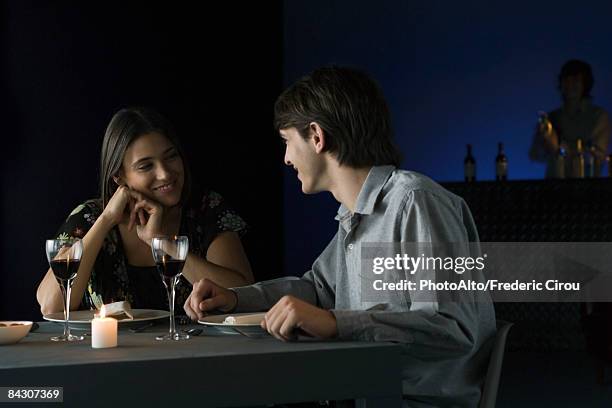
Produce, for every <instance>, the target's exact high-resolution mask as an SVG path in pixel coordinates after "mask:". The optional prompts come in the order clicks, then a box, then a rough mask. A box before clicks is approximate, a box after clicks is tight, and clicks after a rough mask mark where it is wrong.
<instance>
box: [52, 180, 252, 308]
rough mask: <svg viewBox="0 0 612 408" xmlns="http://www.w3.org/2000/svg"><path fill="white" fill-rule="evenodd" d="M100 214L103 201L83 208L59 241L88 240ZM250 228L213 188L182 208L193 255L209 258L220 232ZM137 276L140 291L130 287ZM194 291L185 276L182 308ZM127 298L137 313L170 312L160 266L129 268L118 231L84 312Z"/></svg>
mask: <svg viewBox="0 0 612 408" xmlns="http://www.w3.org/2000/svg"><path fill="white" fill-rule="evenodd" d="M101 213H102V201H101V200H99V199H97V200H89V201H86V202H84V203H83V204H80V205H79V206H77V207H76V208H75V209H74V210H73V211H72V212H71V213H70V215H69V216H68V218H67V219H66V221H65V222H64V224H63V225H62V226H61V227H60V229H59V231H58V233H57V237H58V238H68V237H73V238H83V237H84V236H85V234H87V231H89V229H90V228H91V227H92V226H93V224H94V223H95V221H96V220H97V218H98V217H99V216H100V214H101ZM246 228H247V225H246V223H245V222H244V221H243V219H242V218H241V217H240V216H239V215H238V214H237V213H236V212H235V211H233V210H232V209H230V208H229V207H228V206H227V205H226V203H225V201H224V200H223V197H221V195H220V194H218V193H216V192H214V191H210V190H209V191H206V192H205V193H204V194H203V196H202V199H201V201H200V200H199V201H198V204H197V205H190V206H188V207H184V208H183V212H182V217H181V226H180V232H179V234H180V235H186V236H187V237H189V252H190V253H193V254H195V255H197V256H199V257H201V258H203V259H206V252H207V250H208V247H209V246H210V244H211V243H212V241H213V240H214V239H215V237H216V236H217V235H218V234H220V233H222V232H225V231H234V232H237V233H238V234H239V235H240V236H242V235H244V233H245V232H246ZM151 256H152V255H151ZM135 271H137V272H135ZM143 272H144V275H143ZM136 276H140V277H142V276H145V277H146V279H142V278H138V279H137V282H138V287H135V282H132V283H130V281H131V279H130V277H133V279H132V280H133V281H136V279H135V277H136ZM142 286H146V287H142ZM190 292H191V284H190V283H189V282H188V281H187V279H185V278H184V277H183V276H181V278H180V282H179V284H178V285H177V286H176V300H175V305H177V310H179V309H180V307H181V306H182V305H183V304H184V303H185V300H186V299H187V297H188V296H189V293H190ZM148 294H149V295H150V296H149V295H148ZM160 294H161V296H160ZM122 300H127V301H129V302H130V303H131V305H132V307H133V308H135V309H159V308H164V309H166V310H167V308H168V300H167V297H166V296H165V290H164V289H163V283H162V280H161V277H160V276H159V274H158V273H157V272H156V270H155V267H135V266H131V265H128V263H127V257H126V254H125V252H124V248H123V243H122V241H121V235H120V233H119V229H118V228H117V227H115V228H113V229H112V230H111V231H110V232H109V234H108V235H107V236H106V238H105V239H104V243H103V244H102V248H101V249H100V252H99V253H98V256H97V258H96V261H95V264H94V267H93V269H92V271H91V277H90V279H89V283H88V285H87V290H86V292H85V294H84V295H83V300H82V302H81V309H98V308H100V307H101V306H102V304H105V303H112V302H117V301H122Z"/></svg>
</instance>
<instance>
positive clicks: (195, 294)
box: [183, 279, 238, 320]
mask: <svg viewBox="0 0 612 408" xmlns="http://www.w3.org/2000/svg"><path fill="white" fill-rule="evenodd" d="M237 302H238V299H237V298H236V294H235V293H234V292H232V291H231V290H229V289H225V288H223V287H221V286H219V285H217V284H216V283H214V282H213V281H211V280H208V279H202V280H199V281H197V282H196V283H194V284H193V290H192V291H191V294H190V295H189V297H188V298H187V301H185V305H184V306H183V308H184V309H185V313H187V316H189V317H190V318H191V320H199V319H203V318H204V316H206V312H209V311H212V310H220V311H222V312H229V311H230V310H232V309H233V308H235V307H236V303H237Z"/></svg>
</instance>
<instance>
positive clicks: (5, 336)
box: [0, 320, 32, 345]
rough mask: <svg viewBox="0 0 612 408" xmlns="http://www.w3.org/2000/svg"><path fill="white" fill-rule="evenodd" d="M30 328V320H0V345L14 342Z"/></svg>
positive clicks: (21, 337)
mask: <svg viewBox="0 0 612 408" xmlns="http://www.w3.org/2000/svg"><path fill="white" fill-rule="evenodd" d="M31 328H32V322H24V321H10V320H9V321H0V345H4V344H14V343H17V342H18V341H19V340H21V339H23V338H24V337H25V336H26V335H27V334H28V333H29V332H30V329H31Z"/></svg>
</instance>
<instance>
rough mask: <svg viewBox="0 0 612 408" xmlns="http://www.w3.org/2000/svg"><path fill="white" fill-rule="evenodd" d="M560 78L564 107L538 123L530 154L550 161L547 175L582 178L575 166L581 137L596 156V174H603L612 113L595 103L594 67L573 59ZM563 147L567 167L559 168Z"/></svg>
mask: <svg viewBox="0 0 612 408" xmlns="http://www.w3.org/2000/svg"><path fill="white" fill-rule="evenodd" d="M558 81H559V82H558V88H559V91H560V92H561V97H562V100H563V106H561V107H560V108H557V109H555V110H553V111H552V112H550V113H548V114H547V115H546V116H544V118H543V120H541V123H539V124H538V125H537V126H536V131H535V134H534V136H533V142H532V144H531V148H530V150H529V157H530V159H531V160H533V161H538V162H544V163H546V178H555V177H561V178H563V177H566V178H569V177H579V174H578V173H577V172H576V169H574V168H572V158H573V157H575V156H576V153H577V141H578V139H580V140H581V141H582V149H583V151H584V152H587V153H589V154H592V155H593V157H594V165H595V168H594V169H593V174H594V176H599V174H600V171H601V164H602V163H604V161H605V159H606V152H607V151H608V142H609V140H610V121H609V118H608V113H607V112H606V111H605V110H604V109H603V108H601V107H599V106H596V105H594V104H593V103H592V97H591V90H592V89H593V84H594V83H595V80H594V78H593V71H592V69H591V66H590V65H589V64H587V63H586V62H584V61H580V60H569V61H567V62H566V63H565V64H563V67H561V72H560V73H559V77H558ZM560 149H561V150H563V151H564V152H565V153H566V154H567V157H566V158H565V159H564V160H563V164H564V166H563V167H564V168H563V170H560V169H558V168H557V165H558V163H557V160H558V156H559V150H560ZM559 172H562V174H563V176H561V175H560V174H559Z"/></svg>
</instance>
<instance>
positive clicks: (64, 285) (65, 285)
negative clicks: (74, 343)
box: [60, 280, 70, 338]
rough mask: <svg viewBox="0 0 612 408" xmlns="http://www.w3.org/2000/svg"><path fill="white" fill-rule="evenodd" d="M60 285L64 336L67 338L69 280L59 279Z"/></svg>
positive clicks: (68, 328) (68, 330)
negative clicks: (62, 297)
mask: <svg viewBox="0 0 612 408" xmlns="http://www.w3.org/2000/svg"><path fill="white" fill-rule="evenodd" d="M60 287H61V288H62V295H63V296H64V337H66V338H68V337H69V336H70V326H69V325H68V321H69V320H70V281H68V280H61V281H60Z"/></svg>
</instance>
